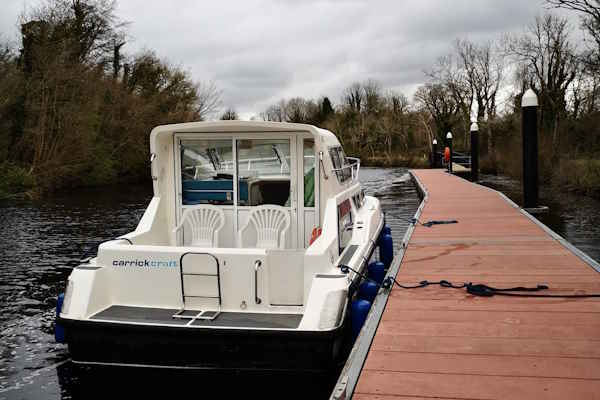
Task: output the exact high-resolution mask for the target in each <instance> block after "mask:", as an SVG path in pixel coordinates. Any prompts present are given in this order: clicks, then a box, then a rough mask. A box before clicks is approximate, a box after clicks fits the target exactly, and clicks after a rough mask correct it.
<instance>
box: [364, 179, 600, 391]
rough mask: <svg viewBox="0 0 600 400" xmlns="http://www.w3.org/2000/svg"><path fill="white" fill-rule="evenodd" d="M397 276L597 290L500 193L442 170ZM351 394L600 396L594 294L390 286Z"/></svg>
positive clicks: (599, 280)
mask: <svg viewBox="0 0 600 400" xmlns="http://www.w3.org/2000/svg"><path fill="white" fill-rule="evenodd" d="M414 174H415V175H416V176H417V177H418V179H419V181H420V182H421V183H422V184H423V186H424V187H425V189H426V190H427V191H428V194H429V198H428V201H427V203H426V204H425V207H424V210H423V214H422V215H421V221H423V222H425V221H428V220H446V219H456V220H458V221H459V222H458V223H457V224H449V225H434V226H433V227H431V228H427V227H423V226H417V227H416V229H415V231H414V232H413V235H412V237H411V239H410V241H409V244H408V248H407V251H406V253H405V255H404V258H403V260H402V264H401V267H400V270H399V273H398V275H397V279H398V281H400V282H402V283H409V282H413V283H415V282H419V281H421V280H424V279H427V280H430V281H439V280H441V279H446V280H449V281H452V282H455V283H462V282H473V283H485V284H488V285H491V286H496V287H512V286H524V285H526V286H535V285H537V284H547V285H548V286H549V287H550V290H548V291H544V293H553V294H573V293H578V294H584V293H600V274H599V273H598V271H596V270H595V269H594V268H592V265H590V264H589V263H586V262H584V260H583V259H582V257H581V256H578V255H577V254H576V253H575V252H574V251H571V250H570V249H569V248H568V247H565V246H564V245H563V244H561V243H560V242H559V241H558V240H557V238H556V237H553V236H552V235H551V234H550V233H549V232H548V231H546V230H544V229H543V228H542V227H541V226H540V225H538V224H536V223H535V222H533V221H532V220H531V219H530V218H528V217H527V216H526V215H525V214H523V213H521V212H520V210H519V209H517V208H515V207H514V205H513V204H512V203H510V202H509V201H508V200H507V199H506V198H504V197H503V196H501V195H500V194H499V193H497V192H495V191H492V190H489V189H486V188H484V187H482V186H479V185H474V184H472V183H470V182H468V181H466V180H463V179H461V178H458V177H456V176H452V175H450V174H448V173H445V172H444V171H442V170H419V171H414ZM353 398H354V399H357V400H359V399H394V398H398V399H408V398H410V399H424V398H427V399H430V398H436V399H542V398H544V399H565V398H571V399H600V298H584V299H565V298H523V297H521V298H519V297H505V296H494V297H474V296H471V295H468V294H467V293H466V292H465V291H464V290H458V289H450V288H442V287H439V286H430V287H426V288H421V289H415V290H403V289H398V288H394V289H393V290H392V291H391V294H390V297H389V300H388V302H387V307H386V309H385V311H384V313H383V316H382V319H381V321H380V323H379V326H378V328H377V332H376V335H375V337H374V340H373V342H372V345H371V348H370V350H369V354H368V357H367V360H366V362H365V364H364V366H363V369H362V372H361V375H360V377H359V380H358V383H357V386H356V388H355V391H354V397H353Z"/></svg>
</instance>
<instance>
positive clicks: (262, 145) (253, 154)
mask: <svg viewBox="0 0 600 400" xmlns="http://www.w3.org/2000/svg"><path fill="white" fill-rule="evenodd" d="M237 158H238V160H237V168H238V204H239V205H240V206H258V205H261V204H275V205H279V206H289V205H290V176H291V175H290V171H291V169H290V163H291V160H290V141H289V140H287V139H240V140H238V141H237Z"/></svg>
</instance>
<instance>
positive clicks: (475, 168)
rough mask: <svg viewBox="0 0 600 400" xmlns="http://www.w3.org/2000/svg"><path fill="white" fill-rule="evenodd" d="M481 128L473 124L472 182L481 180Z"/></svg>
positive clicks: (475, 123)
mask: <svg viewBox="0 0 600 400" xmlns="http://www.w3.org/2000/svg"><path fill="white" fill-rule="evenodd" d="M478 132H479V126H478V125H477V122H473V123H472V124H471V181H473V182H477V181H478V180H479V134H478Z"/></svg>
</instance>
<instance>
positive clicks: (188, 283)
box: [173, 252, 221, 325]
mask: <svg viewBox="0 0 600 400" xmlns="http://www.w3.org/2000/svg"><path fill="white" fill-rule="evenodd" d="M192 256H195V257H192ZM186 257H187V258H188V261H187V263H186V264H185V265H184V259H185V258H186ZM179 269H180V273H181V296H182V300H183V308H182V309H181V310H179V311H178V312H177V313H175V314H174V315H173V318H179V319H189V320H191V321H190V323H189V324H193V322H194V321H195V320H211V321H212V320H214V319H215V318H217V317H218V316H219V314H220V313H221V278H220V269H219V260H218V259H217V258H216V257H215V256H213V255H212V254H209V253H194V252H188V253H184V254H183V255H182V256H181V258H180V261H179ZM202 299H213V300H214V301H215V303H216V304H217V309H216V310H215V309H209V310H206V309H205V308H207V307H208V306H207V305H206V304H204V305H198V304H197V303H198V301H202ZM190 303H196V304H190ZM202 303H204V302H202ZM209 308H213V307H209ZM189 324H188V325H189Z"/></svg>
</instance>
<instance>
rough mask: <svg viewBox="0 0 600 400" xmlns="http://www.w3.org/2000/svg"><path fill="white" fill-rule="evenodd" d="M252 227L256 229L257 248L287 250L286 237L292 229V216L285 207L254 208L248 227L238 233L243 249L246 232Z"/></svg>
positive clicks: (267, 206) (266, 206)
mask: <svg viewBox="0 0 600 400" xmlns="http://www.w3.org/2000/svg"><path fill="white" fill-rule="evenodd" d="M250 225H252V226H253V227H254V229H256V247H257V248H260V249H277V248H280V249H283V248H285V235H286V234H287V231H288V230H289V228H290V215H289V213H288V210H286V209H285V208H284V207H281V206H275V205H262V206H256V207H253V208H252V211H251V212H250V216H249V217H248V221H247V222H246V225H244V227H243V228H242V229H240V231H239V232H238V234H239V243H240V246H241V247H244V246H243V243H244V241H243V234H244V231H245V230H246V229H248V227H249V226H250Z"/></svg>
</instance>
